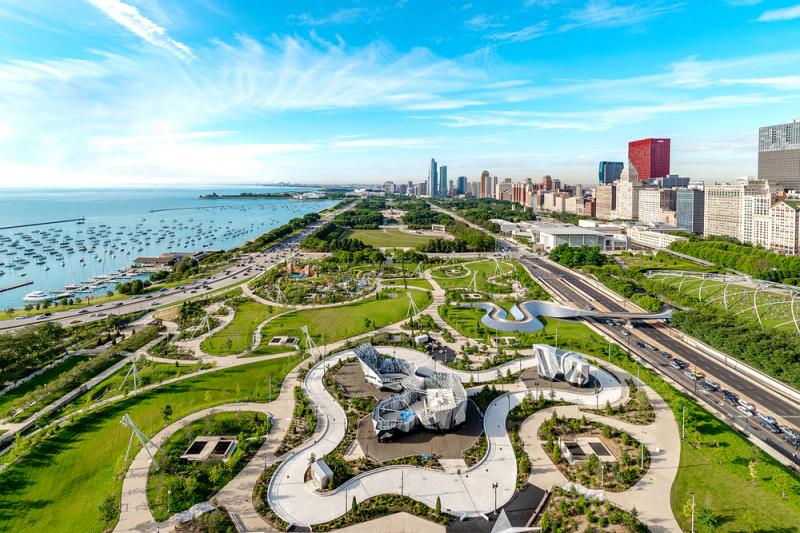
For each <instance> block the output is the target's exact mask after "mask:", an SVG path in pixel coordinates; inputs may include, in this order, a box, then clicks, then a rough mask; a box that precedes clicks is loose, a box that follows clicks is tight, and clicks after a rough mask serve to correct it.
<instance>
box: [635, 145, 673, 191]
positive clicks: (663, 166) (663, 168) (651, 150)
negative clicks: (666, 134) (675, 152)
mask: <svg viewBox="0 0 800 533" xmlns="http://www.w3.org/2000/svg"><path fill="white" fill-rule="evenodd" d="M669 154H670V140H669V139H642V140H640V141H631V142H629V143H628V161H629V165H631V164H632V165H633V166H634V167H636V173H637V174H638V175H639V180H640V181H647V180H649V179H650V178H662V177H664V176H666V175H668V174H669Z"/></svg>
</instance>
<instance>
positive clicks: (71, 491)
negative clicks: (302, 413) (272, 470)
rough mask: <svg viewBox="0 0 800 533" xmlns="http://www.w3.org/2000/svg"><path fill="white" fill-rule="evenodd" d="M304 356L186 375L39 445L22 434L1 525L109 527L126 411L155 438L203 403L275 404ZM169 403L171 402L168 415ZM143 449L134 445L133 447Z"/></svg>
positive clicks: (1, 482)
mask: <svg viewBox="0 0 800 533" xmlns="http://www.w3.org/2000/svg"><path fill="white" fill-rule="evenodd" d="M300 360H301V358H300V356H292V357H283V358H278V359H273V360H269V361H261V362H257V363H252V364H248V365H241V366H236V367H233V368H228V369H223V370H219V371H215V372H211V373H207V374H203V375H200V376H197V377H192V378H187V379H185V380H183V381H180V382H177V383H173V384H169V385H165V386H163V387H161V388H158V389H155V390H152V391H149V392H146V393H142V394H139V395H136V396H131V397H128V398H125V399H123V400H120V401H118V402H115V403H112V404H110V405H107V406H104V407H102V408H100V409H98V410H96V411H93V412H90V413H88V414H86V415H83V416H81V417H79V418H78V419H76V420H75V421H74V422H73V423H71V424H69V425H67V426H66V427H64V428H62V429H59V430H55V431H54V432H53V434H52V436H51V437H50V438H47V439H46V440H44V441H42V442H39V443H38V444H36V445H35V446H34V447H33V448H31V447H30V445H26V442H25V441H27V440H28V439H22V441H23V442H22V443H21V444H19V443H18V444H17V445H15V446H14V450H12V452H11V453H10V454H7V455H5V456H3V460H4V461H10V462H12V463H14V464H11V465H10V466H9V467H8V468H6V469H5V470H4V471H3V472H2V474H0V524H3V528H5V529H8V530H17V531H96V532H99V531H103V530H104V529H106V528H108V527H110V526H112V525H113V522H114V521H115V520H116V516H117V515H118V512H119V511H118V507H119V494H120V493H119V491H120V487H121V483H122V476H123V475H124V472H125V469H126V465H125V464H124V461H123V458H124V456H125V450H126V448H127V445H128V440H129V439H130V433H131V430H130V429H129V428H125V427H123V426H122V425H121V424H120V418H121V417H122V415H123V414H125V413H128V414H129V415H130V416H131V418H132V419H133V420H134V421H135V422H136V424H137V426H138V427H139V429H140V430H142V431H143V432H144V433H145V434H146V435H154V434H155V433H157V432H158V431H159V430H160V429H161V428H162V427H164V426H165V425H166V424H168V423H169V422H171V421H173V420H177V419H180V418H182V417H184V416H186V415H187V414H189V413H192V412H195V411H197V410H200V409H203V408H205V407H211V406H213V405H219V404H223V403H230V402H235V401H259V402H265V401H270V400H272V399H274V398H275V397H276V396H277V393H278V391H279V387H278V386H277V385H278V384H279V383H280V382H281V381H282V379H283V378H284V377H285V376H286V374H287V373H288V372H289V370H291V369H292V368H294V367H295V366H296V365H297V363H298V362H299V361H300ZM270 382H271V383H272V387H271V394H270V388H269V387H268V383H270ZM165 405H169V406H171V415H170V417H169V419H168V420H165V419H164V414H163V409H164V406H165ZM18 447H19V448H20V449H19V450H17V448H18ZM138 448H139V446H138V444H135V446H134V452H135V451H136V450H138ZM54 495H68V496H67V497H58V498H54ZM105 500H109V501H108V502H109V503H110V504H112V505H113V506H115V507H114V508H113V509H112V510H114V512H113V513H111V516H112V520H110V521H106V520H105V519H104V518H103V514H105V513H102V514H101V512H100V505H101V504H102V503H103V502H104V501H105Z"/></svg>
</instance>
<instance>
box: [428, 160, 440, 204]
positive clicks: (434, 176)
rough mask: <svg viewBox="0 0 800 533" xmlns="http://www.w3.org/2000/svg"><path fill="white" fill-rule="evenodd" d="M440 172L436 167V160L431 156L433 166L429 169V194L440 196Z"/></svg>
mask: <svg viewBox="0 0 800 533" xmlns="http://www.w3.org/2000/svg"><path fill="white" fill-rule="evenodd" d="M438 193H439V172H438V171H437V169H436V160H435V159H433V158H431V168H430V170H429V171H428V196H438Z"/></svg>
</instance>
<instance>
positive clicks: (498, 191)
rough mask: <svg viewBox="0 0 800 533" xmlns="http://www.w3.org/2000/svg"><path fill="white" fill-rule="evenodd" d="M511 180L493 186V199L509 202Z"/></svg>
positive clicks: (507, 179)
mask: <svg viewBox="0 0 800 533" xmlns="http://www.w3.org/2000/svg"><path fill="white" fill-rule="evenodd" d="M511 187H512V184H511V178H506V179H504V180H503V181H500V182H498V183H497V185H495V186H494V197H495V198H496V199H497V200H509V201H510V200H511Z"/></svg>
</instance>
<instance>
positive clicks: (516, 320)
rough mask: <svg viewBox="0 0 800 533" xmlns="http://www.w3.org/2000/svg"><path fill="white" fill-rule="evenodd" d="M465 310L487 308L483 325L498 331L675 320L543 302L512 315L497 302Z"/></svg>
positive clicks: (524, 305)
mask: <svg viewBox="0 0 800 533" xmlns="http://www.w3.org/2000/svg"><path fill="white" fill-rule="evenodd" d="M461 306H462V307H476V308H478V309H483V310H484V311H485V312H486V314H484V315H483V316H482V317H481V324H483V325H484V326H486V327H489V328H492V329H496V330H498V331H507V332H523V333H530V332H533V331H540V330H542V329H544V324H542V321H541V320H539V318H538V317H540V316H543V317H547V318H619V319H626V320H648V319H649V320H653V319H666V318H671V317H672V311H671V310H670V311H663V312H661V313H605V312H602V311H589V310H583V309H576V308H574V307H567V306H564V305H559V304H556V303H553V302H545V301H542V300H528V301H525V302H521V303H520V304H516V303H515V304H514V305H512V306H511V309H510V312H511V318H509V316H508V315H509V313H508V312H507V311H506V310H505V309H503V308H502V307H500V306H499V305H497V304H495V303H493V302H470V303H462V304H461Z"/></svg>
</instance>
